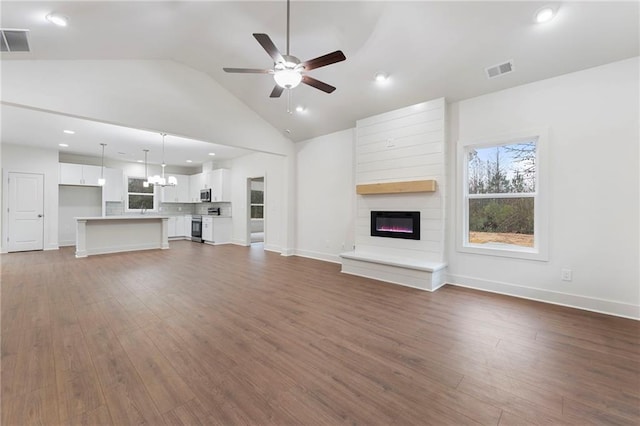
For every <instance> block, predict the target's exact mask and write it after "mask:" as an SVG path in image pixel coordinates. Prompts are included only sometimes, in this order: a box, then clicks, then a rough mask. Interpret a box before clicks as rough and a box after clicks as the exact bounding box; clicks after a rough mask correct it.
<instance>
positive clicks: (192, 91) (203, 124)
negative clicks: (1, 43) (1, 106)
mask: <svg viewBox="0 0 640 426" xmlns="http://www.w3.org/2000/svg"><path fill="white" fill-rule="evenodd" d="M89 94H90V95H89ZM2 100H3V101H4V102H10V103H15V104H18V105H21V106H26V107H32V108H41V109H44V110H47V111H52V112H56V113H62V114H68V115H73V116H77V117H81V118H88V119H91V120H95V121H101V122H107V123H112V124H118V125H121V126H126V127H133V128H136V129H145V130H153V131H156V132H159V131H163V132H166V133H169V134H173V135H179V136H183V137H188V138H192V139H198V140H203V141H208V142H212V143H219V144H223V145H232V146H238V147H243V148H249V149H254V150H257V151H262V152H273V153H278V154H284V155H288V154H290V153H291V151H292V147H291V145H292V143H291V141H290V140H289V139H287V138H286V137H284V136H283V135H282V133H281V132H280V131H279V130H277V129H275V128H274V127H272V126H271V125H270V124H268V123H267V122H266V121H265V120H263V119H262V118H261V117H260V116H259V115H258V114H256V113H255V112H254V111H253V110H251V109H250V108H249V107H248V106H246V105H245V104H243V103H242V102H241V101H240V100H238V99H237V98H236V97H234V96H233V95H231V93H229V92H228V91H227V90H226V89H224V88H223V87H222V86H220V85H219V84H218V83H217V82H215V81H214V80H213V79H212V78H211V77H209V76H208V75H206V74H204V73H202V72H199V71H196V70H194V69H192V68H189V67H186V66H184V65H182V64H179V63H177V62H173V61H168V60H166V61H160V60H106V61H92V60H72V61H70V60H66V61H55V60H47V61H38V60H15V61H4V62H3V63H2ZM246 123H250V124H249V125H247V124H246Z"/></svg>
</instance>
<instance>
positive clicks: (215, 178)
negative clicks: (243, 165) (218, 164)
mask: <svg viewBox="0 0 640 426" xmlns="http://www.w3.org/2000/svg"><path fill="white" fill-rule="evenodd" d="M206 176H207V183H208V184H209V186H208V187H206V188H211V201H212V202H215V201H231V171H230V170H229V169H216V170H212V171H210V172H207V173H206Z"/></svg>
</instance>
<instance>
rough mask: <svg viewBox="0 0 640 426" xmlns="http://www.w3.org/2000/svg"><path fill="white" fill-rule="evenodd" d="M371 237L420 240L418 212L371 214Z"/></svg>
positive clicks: (380, 212)
mask: <svg viewBox="0 0 640 426" xmlns="http://www.w3.org/2000/svg"><path fill="white" fill-rule="evenodd" d="M371 236H372V237H384V238H403V239H406V240H419V239H420V212H392V211H372V212H371Z"/></svg>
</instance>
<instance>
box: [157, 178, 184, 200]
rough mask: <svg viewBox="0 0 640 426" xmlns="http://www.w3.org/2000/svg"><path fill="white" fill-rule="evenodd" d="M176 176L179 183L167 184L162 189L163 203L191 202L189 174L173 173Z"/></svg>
mask: <svg viewBox="0 0 640 426" xmlns="http://www.w3.org/2000/svg"><path fill="white" fill-rule="evenodd" d="M171 176H175V178H176V180H177V181H178V183H177V184H176V186H165V187H164V188H162V189H161V192H160V197H161V198H160V200H161V201H162V202H163V203H190V202H191V198H190V193H189V176H187V175H171Z"/></svg>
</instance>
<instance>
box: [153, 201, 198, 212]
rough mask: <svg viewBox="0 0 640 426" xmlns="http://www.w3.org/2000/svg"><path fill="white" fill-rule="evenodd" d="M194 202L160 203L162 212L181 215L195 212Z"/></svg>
mask: <svg viewBox="0 0 640 426" xmlns="http://www.w3.org/2000/svg"><path fill="white" fill-rule="evenodd" d="M193 206H194V204H192V203H160V211H159V212H158V213H160V214H168V215H180V214H193V213H194V208H193Z"/></svg>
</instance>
